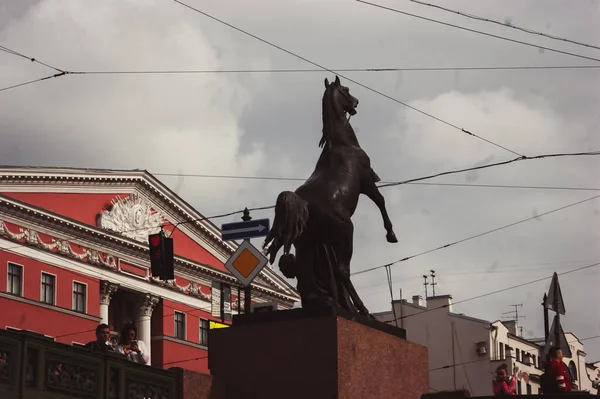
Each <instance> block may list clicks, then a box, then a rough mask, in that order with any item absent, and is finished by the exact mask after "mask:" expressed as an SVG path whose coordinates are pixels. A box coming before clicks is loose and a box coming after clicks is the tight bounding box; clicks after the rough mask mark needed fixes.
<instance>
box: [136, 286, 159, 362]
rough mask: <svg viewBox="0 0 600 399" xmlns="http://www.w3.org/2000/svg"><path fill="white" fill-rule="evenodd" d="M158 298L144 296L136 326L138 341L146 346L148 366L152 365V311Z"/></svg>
mask: <svg viewBox="0 0 600 399" xmlns="http://www.w3.org/2000/svg"><path fill="white" fill-rule="evenodd" d="M158 300H159V297H157V296H154V295H152V294H146V295H145V296H144V299H143V300H142V305H141V306H140V317H139V325H138V339H139V340H140V341H142V342H143V343H144V344H146V348H147V351H148V359H149V360H148V365H151V364H152V323H151V320H152V311H153V310H154V307H155V306H156V304H157V303H158Z"/></svg>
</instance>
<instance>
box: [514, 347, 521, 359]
mask: <svg viewBox="0 0 600 399" xmlns="http://www.w3.org/2000/svg"><path fill="white" fill-rule="evenodd" d="M515 359H516V360H517V362H520V361H521V351H520V350H519V348H517V349H515Z"/></svg>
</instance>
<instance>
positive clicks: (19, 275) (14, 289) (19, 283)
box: [6, 263, 23, 296]
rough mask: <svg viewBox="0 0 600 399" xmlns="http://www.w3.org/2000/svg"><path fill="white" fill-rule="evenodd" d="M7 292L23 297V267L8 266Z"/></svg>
mask: <svg viewBox="0 0 600 399" xmlns="http://www.w3.org/2000/svg"><path fill="white" fill-rule="evenodd" d="M6 292H8V293H9V294H13V295H18V296H23V266H20V265H16V264H14V263H9V264H8V281H7V282H6Z"/></svg>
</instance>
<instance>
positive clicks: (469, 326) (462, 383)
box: [375, 295, 598, 396]
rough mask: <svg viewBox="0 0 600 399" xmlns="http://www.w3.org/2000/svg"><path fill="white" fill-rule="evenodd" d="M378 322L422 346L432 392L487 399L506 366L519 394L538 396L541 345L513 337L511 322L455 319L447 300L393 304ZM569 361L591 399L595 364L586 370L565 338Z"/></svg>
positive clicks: (571, 339)
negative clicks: (498, 371)
mask: <svg viewBox="0 0 600 399" xmlns="http://www.w3.org/2000/svg"><path fill="white" fill-rule="evenodd" d="M375 317H376V318H377V320H379V321H382V322H390V323H395V322H396V321H395V320H396V319H398V320H397V322H398V326H399V327H402V328H405V329H406V337H407V339H408V340H409V341H412V342H415V343H418V344H420V345H423V346H426V347H427V349H428V356H429V359H428V360H429V387H430V390H431V391H432V392H436V391H453V390H458V389H466V390H468V391H470V393H471V395H472V396H492V395H493V392H492V379H493V378H494V374H495V372H496V369H497V368H498V366H500V365H502V364H506V365H507V366H508V370H509V374H510V375H515V376H516V378H517V390H518V393H519V394H523V395H525V394H528V393H530V394H537V393H538V392H539V391H540V384H539V382H540V376H541V374H542V373H543V372H544V371H543V367H544V361H545V358H544V355H543V350H544V348H543V339H542V340H541V342H540V340H528V339H525V338H523V337H521V336H520V335H519V334H518V326H517V324H516V322H514V321H512V322H501V321H495V322H490V321H487V320H481V319H477V318H473V317H469V316H466V315H464V314H458V313H455V312H454V310H453V307H452V296H450V295H441V296H435V297H429V298H427V300H426V301H425V300H424V299H423V298H422V297H421V296H414V297H413V298H412V302H408V301H407V300H402V301H394V302H393V310H392V311H387V312H382V313H377V314H375ZM565 335H566V337H567V342H568V343H569V345H570V348H571V352H572V358H565V359H564V362H565V363H566V364H567V365H568V366H569V368H570V371H571V374H572V375H573V376H574V378H573V379H574V383H575V384H576V385H577V388H578V389H579V390H589V391H591V392H592V393H594V394H595V393H596V391H597V388H595V387H594V386H593V384H594V379H595V378H596V375H598V365H597V364H586V361H585V356H586V354H585V351H584V346H583V343H582V342H581V341H579V339H578V338H577V337H576V336H575V335H573V334H572V333H566V334H565Z"/></svg>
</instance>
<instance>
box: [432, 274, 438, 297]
mask: <svg viewBox="0 0 600 399" xmlns="http://www.w3.org/2000/svg"><path fill="white" fill-rule="evenodd" d="M430 272H431V289H432V290H433V296H435V286H436V285H437V283H436V282H435V270H430Z"/></svg>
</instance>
